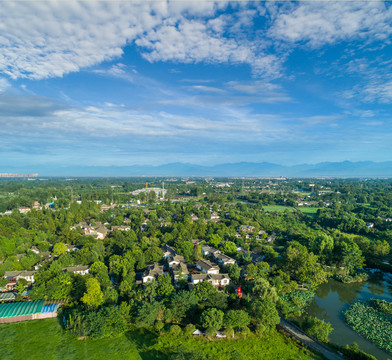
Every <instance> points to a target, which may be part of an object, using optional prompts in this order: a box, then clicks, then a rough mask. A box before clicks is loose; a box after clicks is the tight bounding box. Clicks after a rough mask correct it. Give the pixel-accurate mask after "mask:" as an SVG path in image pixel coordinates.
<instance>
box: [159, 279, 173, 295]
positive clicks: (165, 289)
mask: <svg viewBox="0 0 392 360" xmlns="http://www.w3.org/2000/svg"><path fill="white" fill-rule="evenodd" d="M156 283H157V294H158V295H159V296H161V297H162V298H164V297H167V296H169V295H170V294H171V293H172V292H173V291H174V287H173V285H172V284H171V277H170V275H160V276H158V279H157V280H156Z"/></svg>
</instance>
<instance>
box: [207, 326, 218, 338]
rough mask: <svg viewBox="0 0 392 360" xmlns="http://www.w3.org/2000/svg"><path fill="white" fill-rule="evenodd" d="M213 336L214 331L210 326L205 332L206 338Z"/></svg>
mask: <svg viewBox="0 0 392 360" xmlns="http://www.w3.org/2000/svg"><path fill="white" fill-rule="evenodd" d="M215 335H216V329H215V328H214V327H212V326H210V327H208V328H207V330H206V336H208V337H215Z"/></svg>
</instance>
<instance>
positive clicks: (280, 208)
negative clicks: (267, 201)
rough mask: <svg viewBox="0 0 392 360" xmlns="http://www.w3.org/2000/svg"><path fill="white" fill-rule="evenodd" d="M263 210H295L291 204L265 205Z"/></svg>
mask: <svg viewBox="0 0 392 360" xmlns="http://www.w3.org/2000/svg"><path fill="white" fill-rule="evenodd" d="M263 210H264V211H266V212H284V211H285V210H288V211H290V212H292V211H294V209H293V208H292V207H291V206H283V205H264V206H263Z"/></svg>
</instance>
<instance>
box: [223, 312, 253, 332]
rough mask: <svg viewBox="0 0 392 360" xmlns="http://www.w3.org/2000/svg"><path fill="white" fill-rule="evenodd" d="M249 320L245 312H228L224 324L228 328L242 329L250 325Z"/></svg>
mask: <svg viewBox="0 0 392 360" xmlns="http://www.w3.org/2000/svg"><path fill="white" fill-rule="evenodd" d="M250 321H251V318H250V316H249V314H248V313H247V312H246V311H245V310H229V311H228V312H227V313H226V314H225V317H224V324H225V326H228V327H233V328H237V327H244V326H248V325H249V324H250Z"/></svg>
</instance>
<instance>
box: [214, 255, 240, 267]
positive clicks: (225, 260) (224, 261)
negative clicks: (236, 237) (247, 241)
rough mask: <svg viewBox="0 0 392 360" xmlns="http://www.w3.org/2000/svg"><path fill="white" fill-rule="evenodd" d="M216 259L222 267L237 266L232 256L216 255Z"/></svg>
mask: <svg viewBox="0 0 392 360" xmlns="http://www.w3.org/2000/svg"><path fill="white" fill-rule="evenodd" d="M215 259H216V261H218V263H220V264H222V265H224V266H225V265H229V264H230V265H234V264H235V260H234V259H233V258H231V257H230V256H227V255H225V254H216V255H215Z"/></svg>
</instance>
